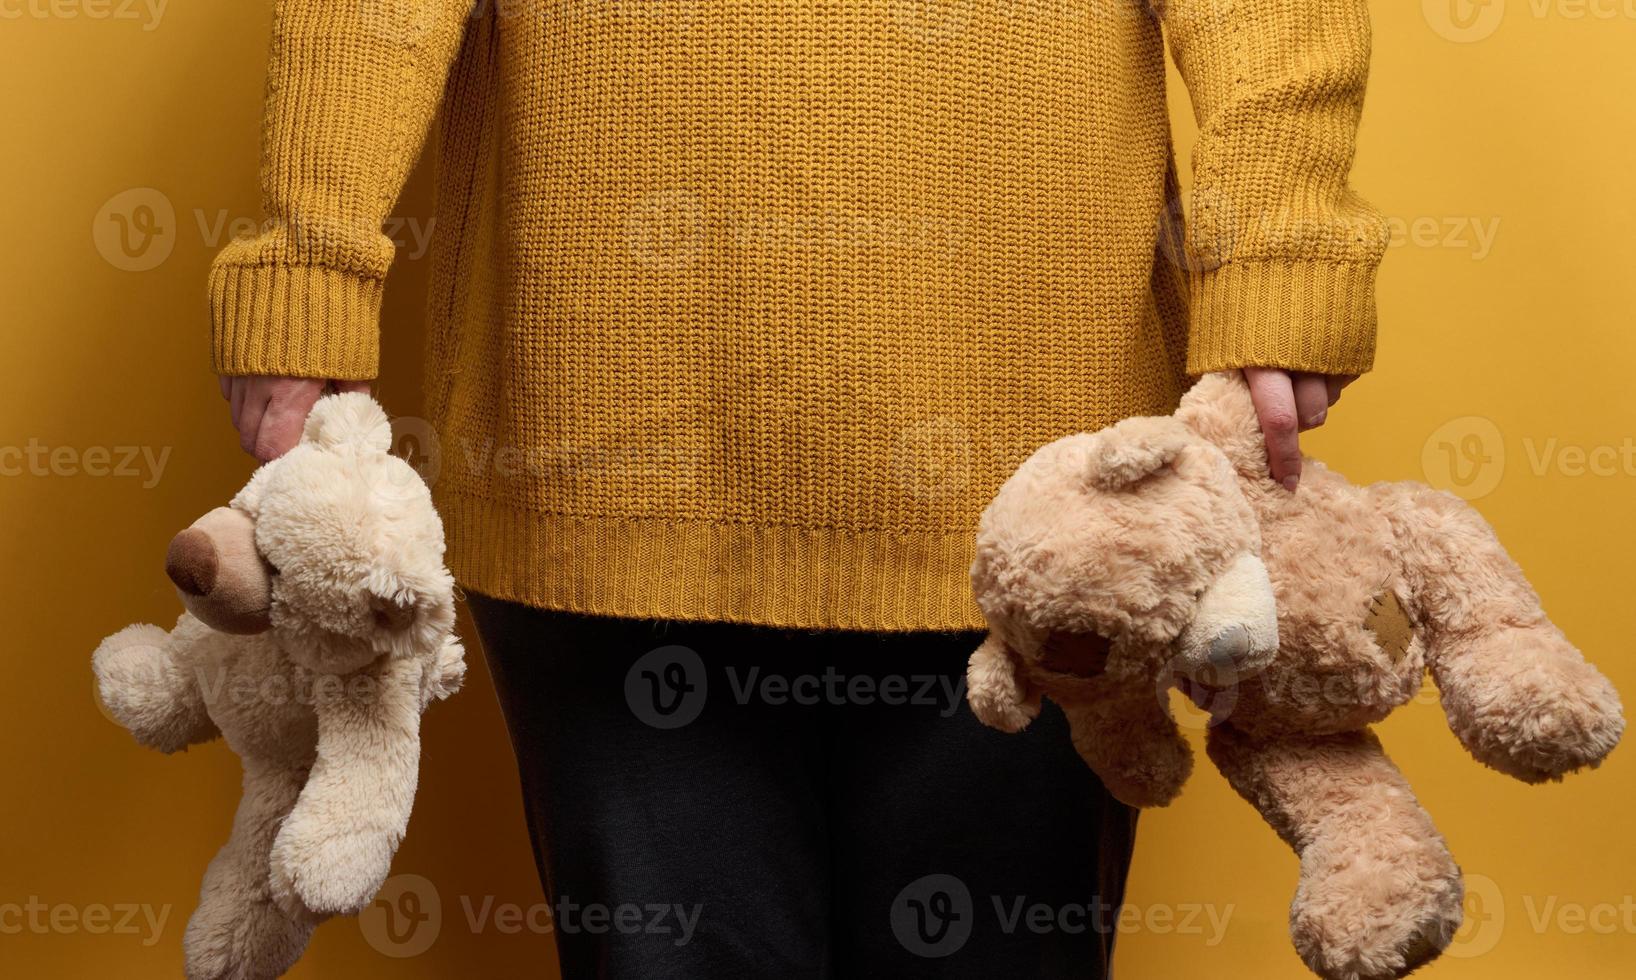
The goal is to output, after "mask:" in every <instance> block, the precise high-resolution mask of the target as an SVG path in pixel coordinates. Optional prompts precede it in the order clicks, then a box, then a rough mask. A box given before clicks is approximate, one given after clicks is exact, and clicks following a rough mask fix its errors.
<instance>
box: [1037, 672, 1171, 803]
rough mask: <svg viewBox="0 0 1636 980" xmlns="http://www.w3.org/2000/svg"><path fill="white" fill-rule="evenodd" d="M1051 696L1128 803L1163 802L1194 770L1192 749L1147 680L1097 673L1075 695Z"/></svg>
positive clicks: (1089, 758) (1100, 772)
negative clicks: (1120, 679)
mask: <svg viewBox="0 0 1636 980" xmlns="http://www.w3.org/2000/svg"><path fill="white" fill-rule="evenodd" d="M1052 698H1053V700H1057V701H1058V702H1059V703H1061V704H1062V710H1063V713H1064V714H1066V715H1067V717H1068V728H1069V732H1070V733H1071V734H1072V736H1073V743H1074V749H1075V750H1076V751H1078V752H1079V756H1080V758H1082V759H1084V760H1085V764H1086V765H1088V766H1090V767H1091V769H1092V771H1094V772H1095V773H1096V774H1097V776H1098V777H1099V778H1100V779H1101V780H1102V785H1104V786H1106V787H1107V789H1108V792H1109V793H1112V794H1113V796H1114V798H1115V799H1117V800H1119V802H1121V803H1124V804H1126V805H1127V806H1135V807H1153V806H1165V805H1166V804H1168V803H1170V801H1171V800H1174V799H1175V798H1176V797H1177V796H1178V795H1179V794H1180V793H1181V791H1182V786H1183V785H1184V784H1185V783H1186V782H1187V777H1188V776H1189V775H1191V774H1192V771H1193V750H1192V749H1191V748H1189V747H1188V745H1187V740H1186V739H1184V738H1183V737H1182V734H1181V730H1180V729H1178V728H1177V727H1176V722H1175V719H1173V718H1172V717H1170V714H1169V712H1168V710H1167V705H1166V704H1165V703H1164V701H1163V694H1162V692H1160V691H1159V690H1156V689H1155V688H1154V687H1149V686H1147V685H1144V684H1127V683H1123V682H1116V681H1113V680H1111V679H1109V678H1105V677H1104V678H1098V679H1096V680H1095V681H1093V682H1092V684H1091V685H1090V686H1089V688H1088V690H1086V691H1085V692H1083V693H1082V694H1076V695H1075V696H1074V697H1072V698H1058V697H1056V695H1052Z"/></svg>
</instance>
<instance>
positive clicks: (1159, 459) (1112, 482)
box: [1085, 417, 1197, 492]
mask: <svg viewBox="0 0 1636 980" xmlns="http://www.w3.org/2000/svg"><path fill="white" fill-rule="evenodd" d="M1195 438H1197V437H1195V436H1194V435H1193V434H1192V433H1191V432H1190V431H1189V430H1188V429H1187V427H1186V426H1184V425H1182V424H1181V423H1180V422H1177V421H1176V420H1175V419H1173V418H1169V417H1142V418H1133V419H1125V420H1124V421H1123V422H1119V423H1117V424H1115V425H1113V426H1110V427H1109V428H1106V429H1103V430H1102V431H1101V432H1098V433H1097V434H1096V437H1095V438H1094V440H1093V441H1092V445H1091V451H1090V459H1089V461H1088V462H1089V472H1087V473H1086V474H1085V479H1086V481H1087V482H1089V483H1090V484H1091V485H1092V486H1093V487H1095V488H1097V489H1098V490H1105V491H1109V492H1113V491H1118V490H1123V489H1125V488H1127V487H1129V486H1131V485H1132V484H1134V483H1136V482H1137V481H1138V480H1141V479H1142V478H1144V477H1147V476H1151V475H1152V474H1154V473H1157V472H1158V471H1159V470H1160V469H1162V468H1164V467H1166V466H1168V465H1170V464H1171V463H1172V462H1174V461H1175V459H1176V457H1177V456H1180V455H1181V452H1182V450H1183V449H1185V448H1187V446H1188V445H1189V443H1191V442H1192V441H1193V440H1194V439H1195Z"/></svg>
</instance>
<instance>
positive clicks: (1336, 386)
mask: <svg viewBox="0 0 1636 980" xmlns="http://www.w3.org/2000/svg"><path fill="white" fill-rule="evenodd" d="M1356 380H1358V376H1357V375H1355V374H1326V375H1324V384H1325V385H1327V386H1328V387H1329V404H1330V405H1334V404H1335V403H1336V402H1338V401H1340V400H1341V392H1343V391H1345V390H1346V386H1347V385H1349V384H1351V383H1352V382H1354V381H1356Z"/></svg>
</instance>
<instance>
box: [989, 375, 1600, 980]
mask: <svg viewBox="0 0 1636 980" xmlns="http://www.w3.org/2000/svg"><path fill="white" fill-rule="evenodd" d="M972 582H973V586H974V588H975V591H976V597H977V601H978V604H979V606H980V607H981V608H982V611H983V613H984V616H985V617H986V619H987V620H988V623H989V626H990V634H989V636H988V638H987V640H986V641H985V642H984V643H983V644H982V646H981V647H980V648H979V649H978V650H977V652H976V653H974V654H973V656H972V659H971V664H970V668H969V672H968V700H969V702H970V704H971V706H972V708H973V710H974V711H975V712H976V714H977V716H978V717H979V718H981V719H982V720H983V721H984V722H986V723H988V724H990V725H993V726H995V727H997V728H1001V729H1005V730H1010V731H1014V730H1016V729H1018V728H1021V727H1022V726H1023V725H1026V724H1027V723H1028V721H1029V720H1030V719H1031V718H1032V717H1033V716H1034V714H1035V713H1036V712H1037V711H1038V710H1039V698H1040V696H1041V695H1042V694H1044V695H1048V696H1050V697H1051V698H1052V700H1054V701H1056V702H1058V703H1059V704H1060V705H1061V706H1062V708H1063V710H1064V712H1065V713H1066V714H1067V717H1068V719H1069V722H1070V725H1071V729H1072V733H1073V739H1074V745H1075V747H1076V748H1077V749H1078V750H1079V752H1080V754H1081V755H1082V756H1083V757H1084V758H1085V760H1086V762H1087V763H1089V765H1090V766H1091V768H1092V769H1094V770H1095V771H1096V772H1097V774H1098V775H1099V776H1101V778H1102V780H1103V782H1104V783H1105V784H1106V785H1107V787H1108V789H1109V791H1110V792H1112V793H1113V794H1114V795H1115V796H1116V797H1118V798H1119V799H1121V800H1123V801H1124V802H1126V803H1129V804H1132V805H1134V806H1154V805H1162V804H1164V803H1167V802H1169V801H1170V800H1171V799H1172V798H1173V797H1174V796H1175V795H1176V794H1177V793H1178V792H1179V791H1180V790H1181V787H1182V784H1183V782H1185V781H1186V779H1187V776H1188V773H1189V770H1190V767H1191V753H1190V750H1189V748H1188V745H1187V743H1186V741H1184V740H1183V739H1182V737H1181V735H1180V733H1179V732H1178V730H1177V726H1176V723H1175V721H1174V720H1172V718H1171V717H1170V714H1169V712H1168V701H1167V698H1166V692H1167V690H1168V689H1169V688H1170V687H1171V686H1172V685H1173V684H1175V685H1178V686H1180V687H1181V688H1182V690H1183V691H1184V692H1185V693H1187V694H1188V695H1189V696H1190V697H1191V698H1192V699H1193V700H1194V701H1195V702H1196V703H1197V704H1198V705H1199V706H1200V707H1201V708H1205V709H1207V710H1208V711H1209V712H1210V713H1211V718H1212V722H1213V723H1212V726H1211V728H1210V732H1209V739H1208V748H1209V754H1210V758H1211V760H1212V761H1213V762H1214V763H1215V764H1216V766H1217V768H1219V769H1220V770H1221V772H1222V774H1223V775H1225V776H1226V777H1227V780H1228V782H1230V783H1231V784H1232V785H1233V787H1234V788H1235V789H1237V790H1238V792H1239V793H1240V794H1242V795H1243V796H1244V797H1245V798H1246V799H1247V800H1249V801H1250V803H1252V804H1253V805H1254V806H1255V807H1256V808H1257V809H1258V810H1259V811H1260V813H1261V815H1262V816H1263V817H1264V818H1265V819H1266V820H1267V822H1268V823H1269V824H1271V825H1272V827H1273V829H1274V830H1276V831H1277V832H1278V834H1279V835H1280V836H1281V837H1282V838H1283V839H1284V840H1285V841H1286V842H1288V843H1289V844H1290V846H1291V847H1292V848H1294V849H1295V851H1296V852H1297V854H1298V855H1299V856H1300V860H1301V879H1300V885H1299V887H1298V889H1297V891H1296V895H1295V900H1294V902H1293V904H1292V906H1291V909H1290V929H1291V934H1292V936H1293V938H1294V941H1295V946H1296V948H1297V950H1298V951H1299V952H1300V954H1301V956H1302V958H1303V959H1304V960H1305V961H1306V963H1307V964H1308V966H1310V967H1311V968H1312V969H1313V970H1314V971H1315V972H1317V973H1318V974H1320V975H1322V976H1324V977H1327V978H1331V980H1380V978H1388V977H1398V976H1402V975H1403V974H1405V973H1407V972H1409V971H1410V970H1412V969H1414V968H1415V967H1416V966H1419V965H1420V964H1422V963H1425V962H1427V961H1428V960H1430V959H1432V958H1434V957H1435V956H1436V955H1437V954H1438V953H1439V952H1440V951H1441V950H1442V949H1443V947H1444V946H1446V945H1447V944H1448V942H1449V940H1450V938H1451V937H1452V935H1453V933H1454V930H1455V929H1456V927H1457V926H1458V925H1459V922H1460V906H1461V899H1462V885H1461V878H1460V870H1459V868H1458V867H1456V865H1455V863H1454V860H1453V858H1452V857H1451V856H1450V855H1449V852H1448V848H1447V847H1446V846H1445V844H1444V842H1443V839H1442V837H1441V835H1439V834H1438V832H1437V830H1436V828H1435V827H1433V826H1432V822H1431V818H1430V817H1428V816H1427V815H1426V813H1425V811H1424V810H1422V809H1421V808H1420V805H1419V804H1418V803H1417V802H1416V801H1415V798H1414V794H1413V792H1412V791H1411V790H1410V788H1409V785H1408V783H1407V781H1406V780H1405V779H1404V778H1403V775H1402V773H1400V772H1399V771H1398V770H1397V768H1396V767H1395V766H1393V765H1392V763H1391V761H1390V760H1389V759H1387V757H1386V754H1385V753H1384V751H1382V749H1381V745H1380V742H1379V741H1378V740H1377V739H1376V738H1375V736H1374V735H1373V734H1372V733H1371V732H1370V730H1369V727H1368V726H1369V725H1371V724H1373V723H1374V722H1377V721H1380V720H1381V719H1383V718H1385V717H1386V716H1387V715H1388V714H1390V713H1391V711H1392V710H1393V709H1395V708H1396V707H1397V706H1399V705H1401V704H1403V703H1405V702H1407V701H1408V700H1410V699H1411V698H1413V697H1414V696H1415V695H1416V694H1417V693H1418V692H1419V691H1420V689H1421V681H1422V678H1423V676H1424V674H1425V672H1426V670H1427V669H1428V668H1429V669H1430V671H1431V674H1432V677H1433V679H1434V680H1435V681H1436V682H1437V686H1438V688H1439V689H1440V691H1441V694H1442V701H1443V707H1444V710H1445V712H1446V714H1447V716H1448V721H1449V725H1450V727H1451V728H1453V730H1454V733H1455V735H1457V736H1458V737H1459V739H1460V741H1461V742H1462V743H1463V744H1464V745H1465V746H1466V748H1467V749H1468V750H1469V751H1470V752H1471V754H1472V755H1473V756H1475V757H1476V758H1477V759H1478V761H1480V762H1483V763H1485V764H1487V765H1489V766H1491V767H1493V768H1494V769H1497V770H1499V771H1500V772H1503V773H1506V774H1508V775H1511V776H1514V777H1516V778H1518V779H1521V780H1524V781H1526V782H1541V781H1546V780H1553V779H1559V778H1561V777H1562V776H1563V774H1565V773H1568V772H1571V771H1573V770H1575V769H1578V768H1581V767H1584V766H1595V765H1597V764H1598V763H1599V762H1600V761H1601V760H1602V759H1603V758H1604V757H1605V756H1606V755H1607V754H1608V753H1609V752H1610V751H1612V749H1613V747H1614V745H1615V744H1616V743H1617V742H1618V740H1619V738H1620V735H1621V734H1622V732H1623V730H1624V719H1623V716H1622V713H1621V707H1620V703H1619V697H1618V694H1617V692H1615V691H1614V689H1613V687H1612V685H1610V684H1609V683H1608V681H1607V679H1606V678H1604V677H1603V676H1602V675H1601V674H1600V673H1598V672H1597V670H1596V669H1595V668H1594V667H1592V666H1591V665H1590V664H1588V663H1586V661H1585V659H1584V657H1582V656H1581V655H1580V653H1579V651H1578V650H1576V649H1574V647H1573V645H1572V644H1570V643H1569V642H1568V640H1567V639H1566V638H1565V637H1564V636H1563V635H1562V633H1561V632H1560V631H1559V630H1558V629H1557V628H1556V627H1555V626H1554V625H1552V623H1551V621H1550V620H1549V619H1547V618H1546V616H1545V613H1544V611H1543V610H1542V609H1541V608H1540V602H1539V597H1538V596H1537V595H1535V593H1534V590H1533V589H1532V588H1531V587H1530V586H1529V584H1528V582H1527V580H1526V579H1525V578H1524V577H1523V574H1522V572H1521V571H1520V570H1519V569H1518V568H1517V566H1516V565H1515V563H1513V562H1512V561H1511V559H1510V558H1509V557H1507V556H1506V553H1505V551H1504V549H1503V548H1501V546H1500V543H1499V541H1497V540H1496V539H1495V537H1494V533H1493V531H1492V530H1491V529H1490V528H1489V526H1488V525H1487V524H1486V523H1485V522H1484V521H1483V519H1482V517H1481V516H1479V515H1478V514H1477V512H1476V511H1475V510H1473V509H1472V508H1471V507H1469V506H1467V505H1466V504H1465V503H1464V502H1463V501H1461V500H1459V499H1458V498H1455V497H1453V496H1451V495H1449V494H1446V493H1440V492H1437V491H1434V490H1432V489H1431V488H1429V487H1426V486H1423V485H1420V484H1412V483H1394V484H1375V485H1373V486H1368V487H1358V486H1354V485H1352V484H1350V483H1348V482H1347V481H1346V479H1345V478H1343V477H1342V476H1340V475H1339V474H1337V473H1334V472H1332V471H1330V470H1328V469H1326V468H1325V467H1324V466H1323V464H1321V463H1318V462H1315V461H1312V460H1308V461H1307V462H1306V463H1305V466H1304V472H1303V476H1302V481H1301V487H1300V489H1299V491H1298V492H1296V493H1293V494H1291V493H1289V492H1287V491H1285V490H1284V489H1283V488H1281V487H1279V486H1278V485H1277V484H1275V483H1274V482H1273V481H1272V479H1271V478H1270V477H1269V476H1268V474H1267V457H1266V451H1265V448H1264V444H1263V440H1262V436H1261V433H1260V429H1259V426H1258V423H1257V420H1256V414H1255V409H1254V407H1253V405H1252V404H1251V401H1250V396H1249V391H1248V389H1247V388H1246V386H1245V384H1244V381H1243V378H1242V377H1241V376H1240V375H1239V374H1238V373H1237V372H1233V373H1231V374H1217V375H1210V376H1207V377H1205V378H1203V379H1201V380H1200V381H1199V383H1198V384H1197V385H1195V386H1194V388H1193V389H1192V391H1190V392H1189V393H1188V394H1187V395H1186V397H1184V398H1183V399H1182V404H1181V407H1180V408H1179V410H1178V411H1177V412H1176V414H1175V416H1174V417H1172V418H1137V419H1130V420H1128V421H1125V422H1121V423H1119V424H1117V425H1114V426H1112V427H1110V428H1108V429H1104V430H1102V431H1101V432H1097V433H1094V434H1085V435H1075V436H1069V437H1067V438H1064V439H1061V440H1058V441H1057V442H1055V443H1052V444H1051V445H1048V446H1046V447H1044V448H1042V449H1041V450H1039V452H1037V453H1036V454H1035V455H1034V456H1033V457H1031V458H1030V459H1029V460H1028V461H1027V462H1025V463H1024V464H1023V465H1022V467H1021V468H1019V469H1018V471H1017V472H1016V473H1015V474H1014V475H1013V476H1012V477H1011V479H1010V480H1009V481H1007V482H1006V484H1005V485H1004V486H1003V487H1002V488H1001V489H1000V492H999V494H998V496H996V498H995V499H994V501H993V503H991V504H990V505H989V507H988V509H987V511H986V512H985V513H984V515H983V518H982V522H981V525H980V529H979V531H978V539H977V559H976V562H975V563H974V565H973V567H972Z"/></svg>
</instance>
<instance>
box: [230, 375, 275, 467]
mask: <svg viewBox="0 0 1636 980" xmlns="http://www.w3.org/2000/svg"><path fill="white" fill-rule="evenodd" d="M245 380H246V384H245V386H244V388H245V393H244V398H243V401H242V402H241V403H240V405H239V417H238V423H237V424H238V427H239V448H240V449H242V450H244V451H245V452H247V453H249V454H250V455H252V456H255V455H256V434H257V433H258V432H260V431H261V419H262V416H263V415H265V414H266V413H267V399H268V398H269V397H270V392H268V390H267V386H266V385H264V384H260V383H259V382H260V381H261V379H260V378H247V379H245ZM258 458H259V457H258Z"/></svg>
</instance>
